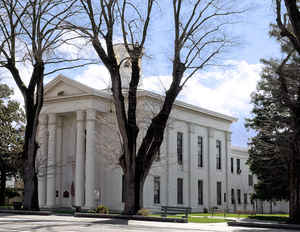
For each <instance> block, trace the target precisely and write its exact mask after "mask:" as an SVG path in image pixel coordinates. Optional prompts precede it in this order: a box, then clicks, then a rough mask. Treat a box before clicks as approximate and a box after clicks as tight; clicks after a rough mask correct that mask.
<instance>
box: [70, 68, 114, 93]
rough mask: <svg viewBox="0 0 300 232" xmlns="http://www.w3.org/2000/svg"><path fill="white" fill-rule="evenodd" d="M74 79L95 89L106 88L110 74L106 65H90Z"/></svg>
mask: <svg viewBox="0 0 300 232" xmlns="http://www.w3.org/2000/svg"><path fill="white" fill-rule="evenodd" d="M74 79H75V80H76V81H79V82H81V83H82V84H85V85H87V86H89V87H92V88H94V89H105V88H107V87H108V86H109V83H110V75H109V72H108V70H107V69H106V68H105V66H104V65H89V66H88V67H87V69H85V70H84V71H83V72H82V73H79V74H78V75H76V76H75V77H74Z"/></svg>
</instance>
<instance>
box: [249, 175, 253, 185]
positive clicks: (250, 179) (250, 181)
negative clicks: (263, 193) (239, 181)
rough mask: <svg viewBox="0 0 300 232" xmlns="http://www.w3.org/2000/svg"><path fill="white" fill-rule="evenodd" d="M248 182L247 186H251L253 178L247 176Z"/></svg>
mask: <svg viewBox="0 0 300 232" xmlns="http://www.w3.org/2000/svg"><path fill="white" fill-rule="evenodd" d="M248 182H249V186H253V176H252V175H249V176H248Z"/></svg>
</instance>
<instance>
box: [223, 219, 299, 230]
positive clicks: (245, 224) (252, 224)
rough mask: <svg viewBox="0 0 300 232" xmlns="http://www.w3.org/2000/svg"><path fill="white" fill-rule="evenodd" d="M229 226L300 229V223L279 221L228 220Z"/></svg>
mask: <svg viewBox="0 0 300 232" xmlns="http://www.w3.org/2000/svg"><path fill="white" fill-rule="evenodd" d="M227 225H228V226H242V227H256V228H271V229H290V230H300V225H293V224H277V223H273V224H272V223H257V222H237V221H230V222H227Z"/></svg>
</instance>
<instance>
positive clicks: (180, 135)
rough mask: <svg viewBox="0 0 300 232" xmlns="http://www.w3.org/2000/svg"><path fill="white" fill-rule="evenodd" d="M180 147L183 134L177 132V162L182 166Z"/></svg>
mask: <svg viewBox="0 0 300 232" xmlns="http://www.w3.org/2000/svg"><path fill="white" fill-rule="evenodd" d="M182 145H183V133H182V132H177V162H178V164H179V165H182Z"/></svg>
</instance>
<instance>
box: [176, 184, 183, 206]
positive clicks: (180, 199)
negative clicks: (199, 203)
mask: <svg viewBox="0 0 300 232" xmlns="http://www.w3.org/2000/svg"><path fill="white" fill-rule="evenodd" d="M177 204H183V179H182V178H177Z"/></svg>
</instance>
